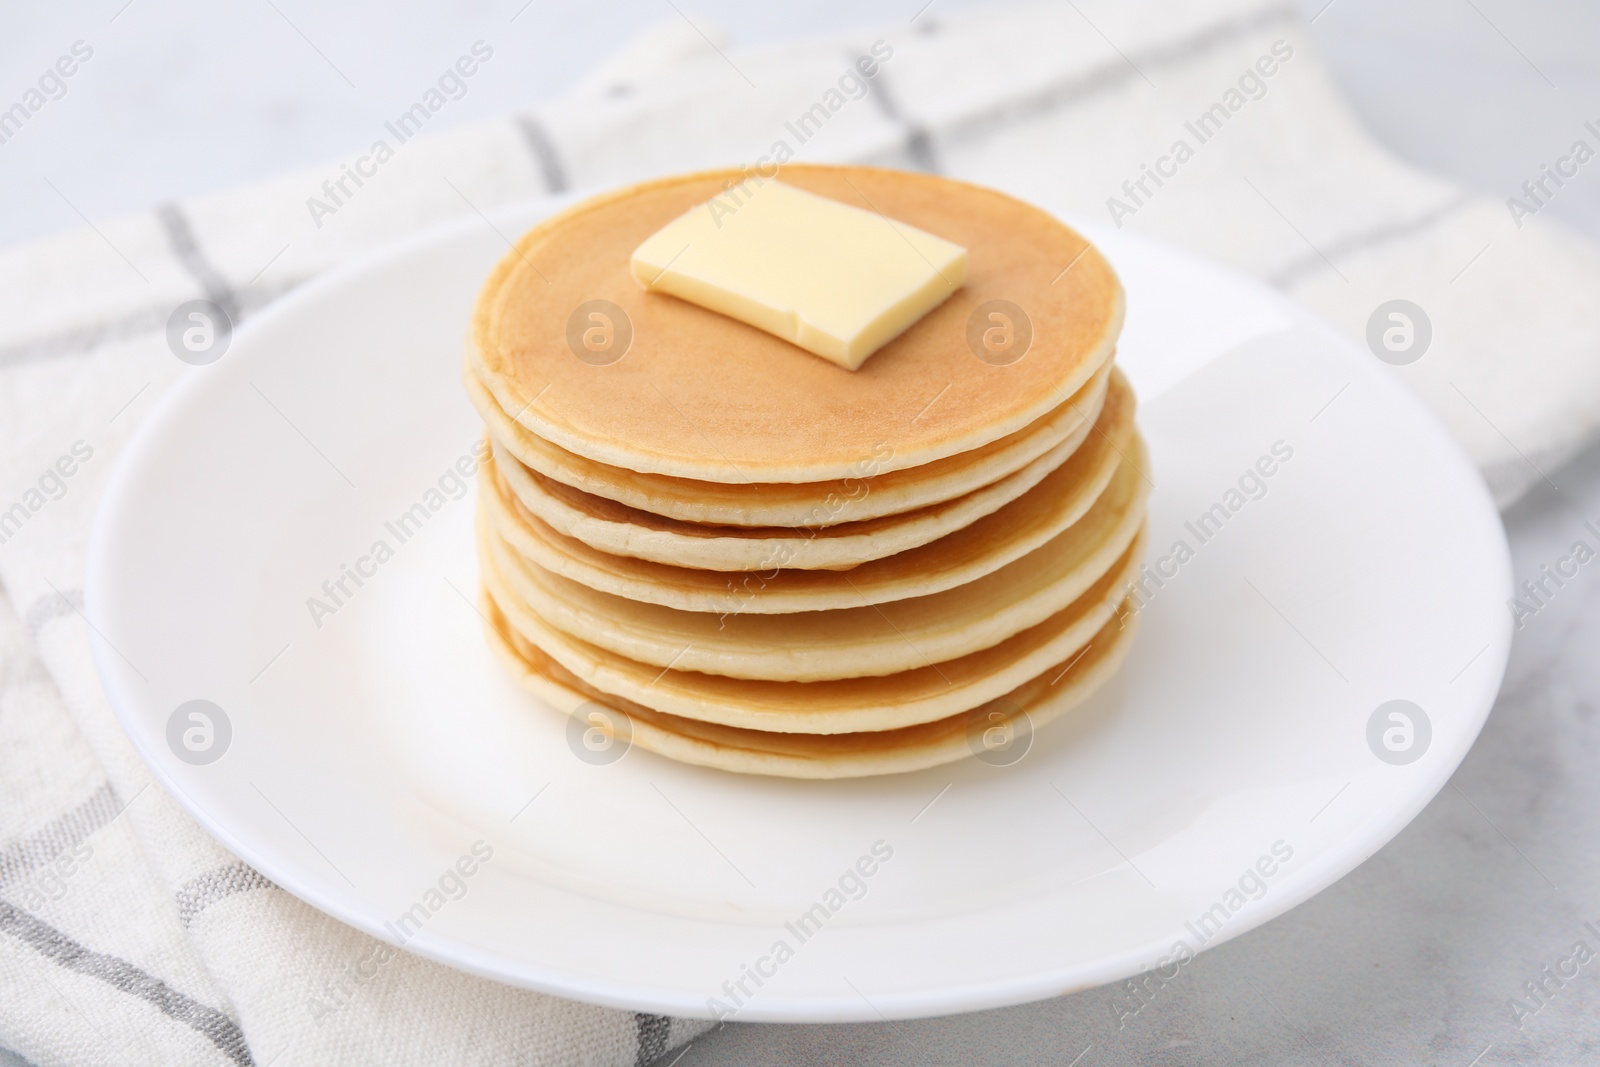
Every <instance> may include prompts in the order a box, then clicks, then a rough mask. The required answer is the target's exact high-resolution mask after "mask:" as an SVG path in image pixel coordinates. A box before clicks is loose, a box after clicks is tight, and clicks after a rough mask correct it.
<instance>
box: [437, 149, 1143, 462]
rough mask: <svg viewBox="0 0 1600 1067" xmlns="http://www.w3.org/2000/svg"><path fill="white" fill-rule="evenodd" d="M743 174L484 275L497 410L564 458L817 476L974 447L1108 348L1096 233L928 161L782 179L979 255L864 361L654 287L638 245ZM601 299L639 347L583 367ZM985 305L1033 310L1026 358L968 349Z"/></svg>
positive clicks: (481, 356)
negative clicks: (816, 350)
mask: <svg viewBox="0 0 1600 1067" xmlns="http://www.w3.org/2000/svg"><path fill="white" fill-rule="evenodd" d="M739 177H740V174H739V172H737V171H732V170H725V171H711V172H706V173H701V174H693V175H687V176H682V177H676V178H668V179H663V180H660V181H655V182H648V183H645V184H642V185H637V186H633V187H631V188H627V189H623V190H620V191H618V192H614V193H609V194H606V195H604V196H600V197H596V198H594V199H591V200H588V201H585V202H584V203H582V204H579V205H577V206H575V207H573V208H571V209H569V210H567V211H565V212H563V213H561V214H559V215H556V216H554V217H552V218H551V219H548V220H546V221H545V222H543V223H541V224H540V225H539V226H537V227H535V228H534V229H533V230H532V231H530V232H529V233H528V234H527V235H525V236H524V237H523V238H522V239H521V240H520V241H519V242H518V243H517V246H516V248H515V249H514V250H513V251H512V252H511V254H509V255H507V256H506V257H505V258H504V259H503V260H502V261H501V262H500V264H499V266H498V267H496V269H495V271H494V273H493V274H492V275H491V276H490V278H489V280H488V282H487V284H486V285H485V286H484V289H483V292H482V294H481V295H480V297H479V299H478V304H477V307H476V309H475V311H474V314H473V322H472V334H471V337H470V338H469V339H468V343H467V346H466V347H467V356H468V359H469V360H471V361H472V362H473V364H474V366H475V369H476V371H477V373H478V375H479V377H480V378H481V380H482V382H483V384H484V385H485V386H486V387H487V388H488V389H489V391H490V393H491V394H492V395H493V397H494V399H495V400H496V402H498V404H499V406H500V407H501V408H502V409H503V410H504V411H505V412H506V413H507V414H509V415H511V416H512V417H514V418H516V419H517V421H519V422H520V423H521V424H522V425H523V426H525V427H526V428H527V429H528V430H529V431H531V432H532V433H534V434H537V435H538V436H540V437H543V438H545V439H546V440H549V441H551V442H554V443H555V444H557V445H559V446H560V447H562V448H565V449H567V450H568V451H571V452H574V453H577V454H578V455H580V456H585V457H588V458H589V459H593V460H596V461H599V462H601V463H608V464H611V465H613V466H618V467H625V468H627V469H629V470H635V471H640V472H645V473H653V474H666V475H673V476H677V477H684V478H696V479H700V480H703V481H712V482H729V483H744V482H810V481H823V480H826V479H830V478H850V477H856V478H859V477H865V476H870V475H875V474H882V473H884V472H886V471H890V470H900V469H904V468H908V467H915V466H920V465H922V464H924V463H929V462H932V461H934V460H937V459H941V458H944V457H946V456H952V455H956V454H958V453H962V452H967V451H970V450H972V449H976V448H980V447H982V446H983V445H985V444H988V443H989V442H991V441H995V440H997V439H999V438H1001V437H1004V436H1006V435H1007V434H1011V433H1014V432H1016V431H1017V430H1020V429H1021V428H1023V427H1024V426H1027V425H1028V424H1029V423H1031V422H1033V421H1034V420H1035V419H1037V418H1039V417H1041V416H1043V415H1044V414H1045V413H1046V412H1048V411H1049V410H1050V409H1052V408H1055V407H1057V406H1058V405H1060V404H1062V403H1063V402H1065V401H1066V400H1067V398H1068V397H1069V396H1071V395H1072V394H1073V393H1074V392H1076V391H1077V390H1078V389H1079V388H1080V387H1081V386H1082V385H1083V384H1084V383H1085V382H1086V381H1088V380H1089V378H1090V377H1091V376H1092V375H1093V374H1094V373H1095V371H1096V370H1098V369H1099V368H1100V367H1101V365H1102V364H1104V363H1105V362H1106V360H1107V359H1108V358H1109V357H1110V354H1111V351H1112V348H1113V346H1114V345H1115V342H1116V338H1117V334H1118V332H1119V331H1120V329H1121V326H1122V315H1123V300H1122V289H1121V286H1120V285H1119V284H1118V282H1117V279H1116V276H1115V275H1114V274H1113V273H1112V271H1111V268H1110V266H1109V265H1108V264H1107V263H1106V261H1105V260H1104V259H1103V258H1102V257H1101V256H1100V254H1099V253H1098V252H1097V251H1096V250H1095V249H1094V248H1093V247H1092V246H1090V245H1089V244H1088V242H1087V241H1086V240H1085V239H1084V238H1083V237H1081V236H1079V235H1078V234H1077V233H1075V232H1074V231H1073V230H1071V229H1069V228H1068V227H1066V226H1064V225H1062V224H1061V223H1060V222H1058V221H1057V220H1056V219H1054V218H1053V217H1051V216H1050V215H1048V214H1046V213H1045V212H1043V211H1040V210H1039V209H1038V208H1034V207H1030V206H1029V205H1027V204H1023V203H1021V202H1019V201H1016V200H1013V199H1011V198H1010V197H1007V196H1004V195H1003V194H1000V193H997V192H994V191H993V190H989V189H982V188H979V187H977V186H972V185H967V184H964V183H961V182H956V181H951V180H949V179H946V178H938V177H933V176H930V175H924V174H909V173H904V172H901V171H889V170H877V169H873V168H866V167H822V166H803V165H800V164H791V165H789V166H786V167H784V168H783V171H782V174H781V175H780V179H779V180H781V181H784V182H786V183H789V184H791V185H795V186H798V187H800V188H803V189H807V190H809V191H811V192H814V193H817V194H819V195H822V196H829V197H833V198H834V199H837V200H840V201H842V202H844V203H848V204H854V205H857V206H859V207H863V208H865V209H867V210H875V211H878V212H881V213H882V214H884V215H886V216H888V218H890V219H894V220H897V221H901V222H905V223H908V224H910V225H912V226H916V227H919V228H921V229H924V230H927V231H928V232H930V233H934V234H937V235H938V236H940V237H944V238H946V239H948V240H951V241H955V242H958V243H960V244H962V245H965V246H966V248H967V250H968V256H967V263H968V268H967V282H966V285H965V286H963V287H962V288H961V289H960V290H958V291H957V292H956V293H955V295H954V296H952V297H951V298H950V299H949V300H947V301H945V302H944V304H942V305H940V306H939V307H938V308H936V309H934V310H933V311H932V312H930V313H929V314H928V315H926V316H925V317H924V318H923V319H922V320H921V321H919V322H917V323H916V324H915V325H913V326H912V327H911V328H910V329H908V330H907V331H906V332H905V333H903V334H901V335H900V336H899V337H898V338H896V339H895V340H893V341H891V342H889V343H888V344H887V345H885V346H884V347H883V348H882V349H880V350H879V351H878V352H877V353H876V354H875V355H873V356H872V357H871V358H870V359H868V360H867V362H866V363H865V364H864V365H863V366H862V367H861V369H860V370H857V371H848V370H845V369H844V368H842V367H839V366H836V365H834V364H832V363H829V362H828V361H826V360H823V359H820V358H818V357H816V356H813V355H811V354H810V353H808V352H805V351H804V350H802V349H800V348H798V347H796V346H794V345H792V344H790V343H789V342H787V341H783V340H780V339H778V338H777V337H774V336H772V335H770V334H768V333H765V332H763V331H761V330H758V329H756V328H755V327H753V326H747V325H745V324H744V323H741V322H738V321H736V320H734V319H730V318H727V317H726V316H723V315H719V314H717V313H715V312H712V311H708V310H706V309H704V308H701V307H698V306H696V305H694V304H690V303H687V302H685V301H682V300H678V299H677V298H675V297H671V296H666V295H663V294H659V293H646V292H645V291H644V290H643V289H642V288H641V287H640V285H639V283H638V282H637V281H636V280H635V279H634V278H633V276H632V275H631V273H630V272H629V264H628V260H629V256H630V254H631V253H632V252H633V249H634V248H636V247H637V246H638V245H639V243H640V242H641V241H643V240H644V239H645V238H646V237H648V236H650V235H651V234H652V233H654V232H655V231H656V230H658V229H660V228H661V227H662V226H663V225H665V224H666V223H667V222H669V221H671V220H672V219H673V218H675V217H677V216H678V215H680V214H682V213H683V212H684V211H687V210H688V209H689V208H690V207H692V206H693V205H695V204H698V203H702V202H704V201H706V200H708V199H710V198H711V197H712V196H713V195H716V194H718V193H720V192H722V191H723V188H724V186H725V185H727V184H728V183H729V182H730V181H736V180H738V179H739ZM756 195H760V194H759V191H757V193H756ZM886 224H887V223H886ZM1069 266H1070V269H1068V268H1069ZM592 300H606V301H610V302H612V303H613V304H615V305H617V306H619V307H620V308H621V309H622V310H623V311H624V312H625V313H626V315H627V318H628V320H629V323H630V324H631V327H632V334H633V336H632V343H631V346H630V347H629V348H628V350H627V352H626V354H625V355H623V356H622V358H620V359H619V360H617V361H616V362H614V363H610V364H606V365H594V364H592V363H588V362H585V361H583V360H580V359H579V358H577V356H575V355H574V354H573V351H572V350H571V349H570V348H569V347H568V343H567V332H568V320H569V319H570V318H571V317H572V316H573V314H574V312H575V311H576V310H577V309H578V307H579V305H581V304H584V303H586V302H588V301H592ZM991 300H1005V301H1009V302H1011V303H1012V304H1015V305H1017V306H1018V307H1020V308H1021V309H1023V311H1024V312H1025V314H1026V315H1027V317H1028V320H1029V322H1031V325H1032V330H1033V340H1032V344H1031V346H1030V347H1029V349H1028V351H1027V353H1026V354H1025V355H1024V356H1023V357H1022V358H1021V359H1019V360H1017V361H1016V362H1014V363H1011V364H1008V365H1004V366H996V365H993V364H991V363H987V362H985V361H983V360H981V359H979V358H978V357H977V356H976V355H975V354H974V351H973V349H972V347H970V346H969V344H968V326H969V319H971V318H972V317H973V315H974V312H975V311H976V310H977V309H978V307H979V305H981V304H983V303H985V302H987V301H991ZM987 325H988V321H987V320H986V319H984V320H982V322H981V326H980V330H979V332H981V328H982V327H986V326H987Z"/></svg>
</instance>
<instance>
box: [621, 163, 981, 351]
mask: <svg viewBox="0 0 1600 1067" xmlns="http://www.w3.org/2000/svg"><path fill="white" fill-rule="evenodd" d="M631 266H632V269H633V276H634V277H635V278H637V279H638V280H639V282H640V283H641V284H642V285H643V286H644V287H645V288H646V289H648V290H650V291H652V292H659V293H668V294H670V295H672V296H676V297H678V298H680V299H683V300H687V301H689V302H690V303H694V304H698V305H700V306H701V307H704V308H709V309H710V310H712V311H716V312H720V313H721V314H723V315H727V316H729V317H731V318H735V319H738V320H739V321H740V322H747V323H749V324H750V325H751V326H755V327H757V328H759V329H762V330H766V331H767V332H768V333H770V334H774V335H776V336H778V337H781V338H783V339H784V340H785V341H789V342H791V343H793V344H795V345H798V346H799V347H801V348H803V349H805V350H806V351H807V352H812V353H815V354H816V355H819V356H821V357H822V358H823V359H826V360H830V361H831V362H834V363H837V364H839V365H840V366H841V367H845V368H848V369H850V370H856V369H857V368H859V367H860V366H861V364H862V363H864V362H865V361H866V359H867V357H868V356H870V355H872V353H874V352H876V351H877V350H878V349H879V348H882V347H883V346H884V345H886V344H888V343H889V342H890V341H892V340H894V339H895V338H896V337H898V336H899V335H900V334H901V333H902V332H904V331H905V330H906V329H907V328H908V327H909V326H911V325H912V324H913V323H915V322H916V321H917V320H918V319H920V318H922V316H924V315H926V314H927V313H928V312H930V311H932V310H933V309H934V308H936V307H938V306H939V305H940V304H942V303H944V301H945V300H947V299H948V298H949V297H950V294H952V293H954V292H955V291H956V290H957V289H959V288H960V287H961V285H962V283H963V282H965V281H966V277H967V250H966V249H965V248H963V247H961V246H960V245H958V244H954V243H952V242H950V241H946V240H945V239H944V238H942V237H935V236H934V235H933V234H931V233H928V232H926V231H924V230H919V229H917V228H916V227H915V226H908V225H907V224H905V223H903V222H897V221H895V220H893V219H890V218H888V217H887V216H885V215H882V214H880V213H878V212H877V211H874V210H866V209H863V208H858V207H853V206H851V205H849V204H844V203H841V202H839V201H837V200H831V199H829V198H827V197H823V196H817V195H816V194H814V193H808V192H806V191H805V190H804V189H798V188H796V187H795V186H792V185H786V184H784V183H782V182H779V181H775V180H770V179H761V178H755V177H752V178H748V179H746V180H745V181H744V182H742V183H740V184H738V185H735V186H733V187H732V188H730V189H728V190H727V191H725V192H724V193H722V194H721V195H719V196H716V197H713V198H712V199H710V200H708V201H706V202H705V203H703V204H697V205H695V206H694V207H693V208H690V209H689V210H688V211H687V212H685V213H684V214H682V215H680V216H679V217H677V218H676V219H673V220H672V221H671V222H669V223H667V224H666V225H665V226H663V227H662V228H661V229H659V230H657V231H656V232H655V233H654V234H652V235H651V236H650V237H648V238H646V239H645V241H644V243H643V244H641V245H640V246H639V247H638V248H636V249H635V250H634V252H633V257H632V260H631Z"/></svg>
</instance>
